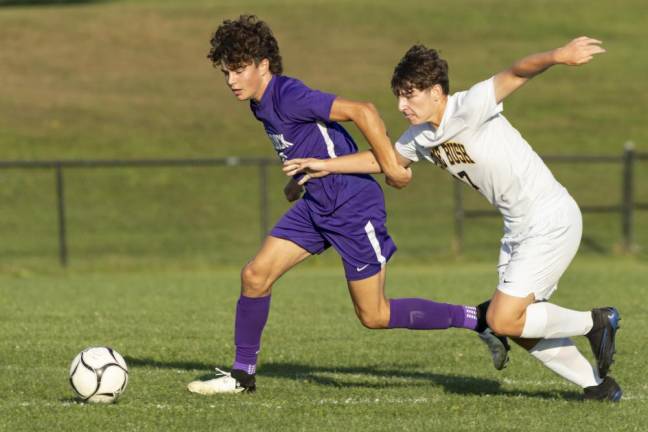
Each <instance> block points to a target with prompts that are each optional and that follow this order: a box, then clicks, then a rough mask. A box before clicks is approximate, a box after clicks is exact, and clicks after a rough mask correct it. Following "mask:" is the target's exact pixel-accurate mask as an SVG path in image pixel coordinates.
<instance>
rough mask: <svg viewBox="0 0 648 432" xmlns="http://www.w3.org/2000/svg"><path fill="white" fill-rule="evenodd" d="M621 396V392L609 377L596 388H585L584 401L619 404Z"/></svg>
mask: <svg viewBox="0 0 648 432" xmlns="http://www.w3.org/2000/svg"><path fill="white" fill-rule="evenodd" d="M621 396H623V390H621V387H619V384H617V382H616V381H614V379H613V378H612V377H610V376H607V377H605V379H604V380H603V382H602V383H601V384H599V385H597V386H591V387H585V394H584V395H583V399H584V400H597V401H610V402H619V401H620V400H621Z"/></svg>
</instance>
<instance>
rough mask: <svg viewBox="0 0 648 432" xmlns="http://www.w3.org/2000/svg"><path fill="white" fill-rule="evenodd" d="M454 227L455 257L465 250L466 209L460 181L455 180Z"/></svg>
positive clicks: (453, 246)
mask: <svg viewBox="0 0 648 432" xmlns="http://www.w3.org/2000/svg"><path fill="white" fill-rule="evenodd" d="M453 188H454V191H453V192H454V227H455V235H454V239H453V242H452V249H453V252H454V253H455V255H461V252H462V250H463V240H464V238H463V223H464V217H465V214H464V208H463V188H462V184H461V182H460V181H459V180H457V179H454V186H453Z"/></svg>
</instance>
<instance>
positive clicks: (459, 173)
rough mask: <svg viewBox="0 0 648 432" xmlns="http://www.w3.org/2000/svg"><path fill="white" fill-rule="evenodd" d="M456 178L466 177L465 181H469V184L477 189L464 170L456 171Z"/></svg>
mask: <svg viewBox="0 0 648 432" xmlns="http://www.w3.org/2000/svg"><path fill="white" fill-rule="evenodd" d="M457 178H458V179H459V180H463V179H466V181H467V182H468V183H470V186H472V187H473V188H474V189H475V190H479V188H478V187H477V186H475V183H473V182H472V181H471V180H470V177H468V174H467V173H466V171H459V172H458V173H457Z"/></svg>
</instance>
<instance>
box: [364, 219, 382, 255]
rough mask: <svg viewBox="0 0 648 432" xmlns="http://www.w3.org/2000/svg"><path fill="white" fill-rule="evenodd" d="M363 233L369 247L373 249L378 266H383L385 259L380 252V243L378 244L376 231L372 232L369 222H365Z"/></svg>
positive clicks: (372, 227) (372, 228)
mask: <svg viewBox="0 0 648 432" xmlns="http://www.w3.org/2000/svg"><path fill="white" fill-rule="evenodd" d="M365 232H366V233H367V237H368V238H369V243H371V247H373V250H374V252H375V253H376V258H378V262H379V263H380V264H385V257H384V256H383V255H382V251H381V250H380V243H378V239H377V238H376V231H375V230H374V226H373V224H372V223H371V221H369V222H367V225H365Z"/></svg>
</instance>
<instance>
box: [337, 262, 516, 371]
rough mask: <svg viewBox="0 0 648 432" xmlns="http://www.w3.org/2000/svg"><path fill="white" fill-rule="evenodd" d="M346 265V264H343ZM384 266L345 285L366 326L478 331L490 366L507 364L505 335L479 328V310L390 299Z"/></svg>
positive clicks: (431, 302)
mask: <svg viewBox="0 0 648 432" xmlns="http://www.w3.org/2000/svg"><path fill="white" fill-rule="evenodd" d="M345 268H348V266H346V265H345ZM385 275H386V267H382V268H381V269H380V271H379V272H378V273H376V274H374V275H372V276H369V277H367V278H365V279H361V280H349V281H348V282H347V283H348V287H349V293H350V295H351V299H352V301H353V305H354V308H355V312H356V315H357V316H358V319H359V320H360V322H361V323H362V324H363V325H364V326H365V327H367V328H369V329H396V328H404V329H410V330H442V329H447V328H451V327H454V328H465V329H469V330H475V331H477V332H478V334H479V337H480V339H481V340H482V341H483V342H484V343H485V344H486V345H487V346H488V349H489V351H490V353H491V356H492V359H493V365H494V366H495V368H496V369H498V370H501V369H503V368H504V367H506V364H507V363H508V351H509V349H510V347H509V345H508V341H506V339H505V338H502V337H498V336H495V335H494V334H493V333H492V332H490V331H484V330H481V331H480V324H481V323H480V321H481V322H484V321H485V318H482V319H479V317H478V314H479V309H478V308H476V307H473V306H467V305H454V304H448V303H439V302H435V301H431V300H427V299H422V298H395V299H394V298H393V299H388V298H387V297H386V296H385Z"/></svg>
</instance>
